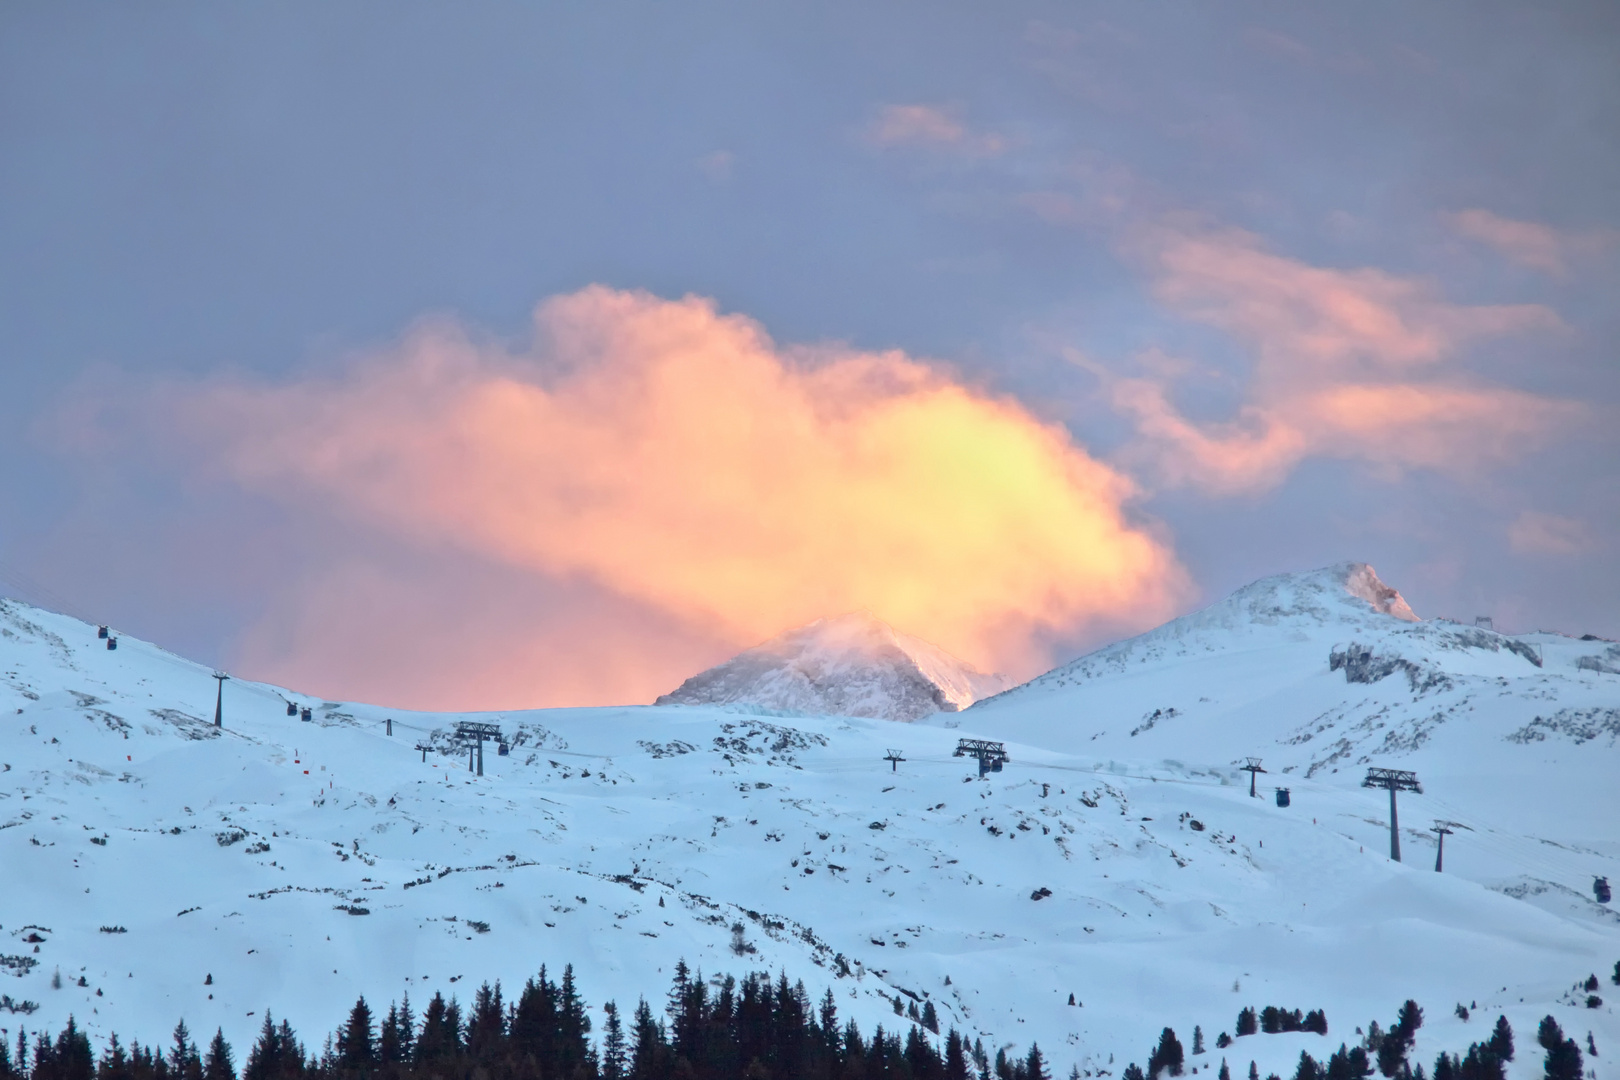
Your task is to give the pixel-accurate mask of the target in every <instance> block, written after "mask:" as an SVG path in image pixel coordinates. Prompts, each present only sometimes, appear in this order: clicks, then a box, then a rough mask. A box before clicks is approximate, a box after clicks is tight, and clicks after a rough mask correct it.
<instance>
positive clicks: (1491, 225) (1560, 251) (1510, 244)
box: [1448, 209, 1617, 278]
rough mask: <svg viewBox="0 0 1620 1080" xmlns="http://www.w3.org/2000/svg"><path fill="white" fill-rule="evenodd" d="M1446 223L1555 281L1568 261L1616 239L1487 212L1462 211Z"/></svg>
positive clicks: (1611, 244)
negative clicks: (1566, 230)
mask: <svg viewBox="0 0 1620 1080" xmlns="http://www.w3.org/2000/svg"><path fill="white" fill-rule="evenodd" d="M1448 220H1449V222H1450V224H1451V227H1452V228H1453V229H1454V230H1456V232H1457V233H1458V234H1459V235H1461V236H1465V237H1467V238H1468V239H1470V240H1476V241H1478V242H1479V243H1482V244H1485V245H1487V246H1489V247H1493V248H1495V249H1496V250H1497V251H1498V252H1500V253H1501V254H1502V255H1505V256H1506V257H1507V258H1509V259H1511V260H1513V261H1514V262H1516V263H1518V264H1519V265H1521V266H1527V267H1529V268H1530V269H1532V270H1540V271H1542V272H1543V273H1546V274H1551V275H1552V276H1553V277H1559V278H1562V277H1567V276H1568V274H1569V268H1570V263H1571V261H1572V260H1575V259H1579V258H1583V257H1587V256H1592V255H1596V254H1599V253H1601V252H1602V251H1604V250H1606V249H1609V248H1612V247H1614V246H1615V243H1616V239H1617V237H1616V234H1615V233H1614V232H1612V231H1609V230H1594V231H1591V232H1586V233H1571V232H1565V231H1562V230H1559V229H1554V228H1552V227H1551V226H1548V225H1539V224H1537V223H1535V222H1532V221H1515V220H1514V219H1512V218H1506V217H1502V216H1501V215H1499V214H1493V213H1491V212H1490V211H1489V210H1478V209H1474V210H1463V211H1460V212H1458V213H1455V214H1452V215H1450V216H1449V218H1448Z"/></svg>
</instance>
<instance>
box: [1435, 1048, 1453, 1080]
mask: <svg viewBox="0 0 1620 1080" xmlns="http://www.w3.org/2000/svg"><path fill="white" fill-rule="evenodd" d="M1458 1067H1459V1062H1458V1061H1457V1059H1456V1058H1454V1057H1452V1056H1451V1055H1449V1054H1447V1053H1446V1052H1445V1051H1444V1050H1442V1051H1440V1056H1439V1057H1437V1058H1435V1059H1434V1076H1432V1077H1431V1078H1430V1080H1457V1069H1458Z"/></svg>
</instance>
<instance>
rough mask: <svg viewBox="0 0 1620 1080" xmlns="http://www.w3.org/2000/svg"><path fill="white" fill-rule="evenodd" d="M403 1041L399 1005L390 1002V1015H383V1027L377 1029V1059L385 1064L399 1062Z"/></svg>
mask: <svg viewBox="0 0 1620 1080" xmlns="http://www.w3.org/2000/svg"><path fill="white" fill-rule="evenodd" d="M402 1043H403V1040H401V1039H400V1037H399V1006H398V1005H395V1004H393V1003H392V1002H390V1003H389V1005H388V1015H387V1016H385V1017H383V1022H382V1027H380V1028H378V1029H377V1060H378V1061H380V1062H381V1063H382V1064H384V1065H395V1064H399V1063H400V1049H401V1046H402Z"/></svg>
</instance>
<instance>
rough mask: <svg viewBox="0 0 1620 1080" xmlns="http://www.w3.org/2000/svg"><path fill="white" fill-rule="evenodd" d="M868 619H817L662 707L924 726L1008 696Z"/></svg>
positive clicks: (999, 681)
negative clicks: (940, 715) (739, 706)
mask: <svg viewBox="0 0 1620 1080" xmlns="http://www.w3.org/2000/svg"><path fill="white" fill-rule="evenodd" d="M1007 686H1008V679H1007V678H1006V677H1005V676H1002V675H985V674H983V673H981V672H978V671H975V670H974V669H973V668H972V667H970V666H968V665H967V664H964V663H962V662H961V661H960V660H958V659H956V658H955V657H954V656H951V655H950V654H949V653H947V652H945V650H943V649H940V648H936V647H935V646H933V645H930V644H929V643H928V642H926V641H923V640H922V639H920V638H915V637H912V636H910V635H909V634H902V633H900V632H899V631H898V630H895V629H894V628H893V627H892V626H889V625H888V624H887V623H885V622H883V621H882V620H880V619H878V618H877V617H876V616H874V615H872V614H871V613H870V612H865V611H859V612H852V613H850V614H848V615H841V616H839V617H837V618H832V619H818V620H817V621H815V622H813V623H810V624H809V625H807V626H801V627H799V628H798V629H795V630H789V631H787V632H786V633H784V634H780V635H778V636H777V637H774V638H772V639H771V640H770V641H767V642H765V643H764V644H763V645H757V646H755V647H754V648H752V649H748V650H746V651H744V652H742V653H739V654H738V655H737V656H735V657H733V658H731V659H730V660H727V661H726V662H725V663H723V664H719V665H717V666H715V667H712V668H710V669H709V670H707V671H704V672H701V673H700V674H697V675H694V676H692V677H691V678H690V679H687V680H686V681H685V682H684V683H682V684H681V685H680V687H679V688H678V689H676V690H675V691H673V692H672V693H668V694H665V695H663V696H662V697H660V698H659V699H658V700H657V702H655V704H658V705H728V704H733V703H744V704H750V705H757V706H760V707H762V708H767V709H773V710H782V711H786V712H791V713H796V714H799V715H836V716H862V717H868V718H872V719H882V720H908V721H909V720H919V719H921V718H922V717H924V716H929V715H931V714H933V713H936V712H956V711H957V710H959V709H965V708H967V707H968V706H969V705H971V704H973V702H975V701H977V700H978V699H980V698H982V697H986V696H988V695H990V694H994V693H997V692H999V691H1001V690H1005V689H1006V688H1007Z"/></svg>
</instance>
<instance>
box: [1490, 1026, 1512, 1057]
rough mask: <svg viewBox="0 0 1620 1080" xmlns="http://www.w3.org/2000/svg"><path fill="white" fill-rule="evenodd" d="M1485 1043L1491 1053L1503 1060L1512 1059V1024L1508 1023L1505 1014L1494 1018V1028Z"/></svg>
mask: <svg viewBox="0 0 1620 1080" xmlns="http://www.w3.org/2000/svg"><path fill="white" fill-rule="evenodd" d="M1486 1045H1487V1046H1489V1047H1490V1048H1491V1053H1493V1054H1495V1055H1496V1056H1497V1057H1499V1058H1501V1059H1502V1060H1503V1061H1512V1060H1513V1025H1512V1024H1509V1023H1508V1018H1507V1017H1506V1016H1498V1017H1497V1018H1496V1028H1495V1029H1494V1030H1493V1031H1492V1032H1491V1038H1490V1041H1489V1042H1488V1043H1486Z"/></svg>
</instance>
